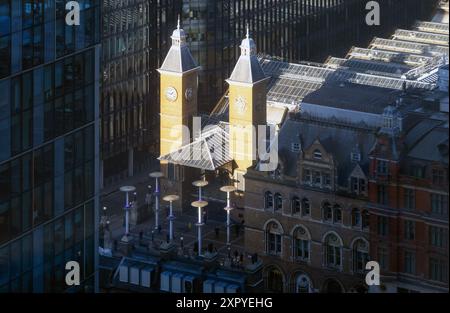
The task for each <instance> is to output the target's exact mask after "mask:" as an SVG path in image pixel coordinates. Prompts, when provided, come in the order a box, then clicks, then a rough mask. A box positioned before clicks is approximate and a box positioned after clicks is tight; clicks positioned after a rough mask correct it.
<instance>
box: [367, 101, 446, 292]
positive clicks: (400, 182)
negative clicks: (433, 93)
mask: <svg viewBox="0 0 450 313" xmlns="http://www.w3.org/2000/svg"><path fill="white" fill-rule="evenodd" d="M397 113H398V112H396V110H395V108H391V111H390V112H386V123H385V125H384V126H385V127H384V128H382V129H381V131H380V133H379V137H378V139H377V143H376V145H375V146H374V148H373V150H372V151H371V153H370V171H369V203H368V208H369V213H370V254H371V256H372V259H375V260H377V261H378V262H379V264H380V267H381V272H382V278H381V283H382V284H381V286H380V287H378V288H375V289H374V291H387V292H442V291H444V292H445V291H446V292H448V187H449V180H448V116H446V115H439V114H436V115H434V116H432V117H429V118H424V119H422V120H420V121H419V122H418V123H415V124H414V126H412V127H410V128H409V129H407V130H403V131H402V130H400V129H399V128H398V127H397V126H398V125H396V122H395V120H396V118H395V115H396V114H397ZM392 118H393V119H392Z"/></svg>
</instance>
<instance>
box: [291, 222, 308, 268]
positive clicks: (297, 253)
mask: <svg viewBox="0 0 450 313" xmlns="http://www.w3.org/2000/svg"><path fill="white" fill-rule="evenodd" d="M310 239H311V238H309V235H308V232H307V231H306V229H305V228H304V227H302V226H299V227H297V228H296V229H295V231H294V235H293V240H294V242H293V247H294V257H295V259H296V260H300V261H308V260H309V256H310V246H311V245H310Z"/></svg>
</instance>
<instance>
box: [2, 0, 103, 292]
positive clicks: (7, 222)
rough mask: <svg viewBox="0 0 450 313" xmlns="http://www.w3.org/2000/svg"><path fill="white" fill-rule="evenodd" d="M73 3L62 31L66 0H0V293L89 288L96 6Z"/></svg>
mask: <svg viewBox="0 0 450 313" xmlns="http://www.w3.org/2000/svg"><path fill="white" fill-rule="evenodd" d="M79 3H80V7H81V15H80V17H81V23H80V25H79V26H68V25H66V23H65V17H66V13H67V12H68V11H66V10H65V5H66V1H54V0H53V1H51V0H45V1H44V0H21V1H19V0H18V1H16V0H0V43H1V44H0V54H1V65H0V94H1V97H0V146H1V149H0V292H58V291H87V292H89V291H94V290H95V288H96V279H95V277H96V269H97V266H96V264H97V260H96V259H97V257H96V253H95V252H96V246H97V245H96V242H97V240H98V239H97V237H96V232H95V229H96V221H97V218H96V217H97V208H98V188H97V187H96V186H97V185H98V168H99V159H98V156H99V151H98V146H99V130H98V129H99V109H98V98H99V80H98V77H99V64H100V63H99V60H100V49H99V46H98V43H99V40H100V35H99V34H100V23H99V17H100V4H99V1H98V0H83V1H79ZM68 261H78V262H79V264H80V268H81V281H82V284H81V286H78V287H72V288H69V287H68V286H66V284H65V274H66V272H67V271H66V270H65V264H66V262H68Z"/></svg>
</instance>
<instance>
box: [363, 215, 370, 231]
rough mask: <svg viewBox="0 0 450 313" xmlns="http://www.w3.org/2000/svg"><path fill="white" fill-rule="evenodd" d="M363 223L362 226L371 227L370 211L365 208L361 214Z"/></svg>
mask: <svg viewBox="0 0 450 313" xmlns="http://www.w3.org/2000/svg"><path fill="white" fill-rule="evenodd" d="M361 223H362V228H363V229H367V228H369V223H370V220H369V212H368V211H367V210H363V211H362V214H361Z"/></svg>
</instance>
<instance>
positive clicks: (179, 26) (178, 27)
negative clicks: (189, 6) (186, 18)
mask: <svg viewBox="0 0 450 313" xmlns="http://www.w3.org/2000/svg"><path fill="white" fill-rule="evenodd" d="M180 28H181V21H180V14H178V22H177V29H178V30H179V29H180Z"/></svg>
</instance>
